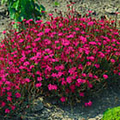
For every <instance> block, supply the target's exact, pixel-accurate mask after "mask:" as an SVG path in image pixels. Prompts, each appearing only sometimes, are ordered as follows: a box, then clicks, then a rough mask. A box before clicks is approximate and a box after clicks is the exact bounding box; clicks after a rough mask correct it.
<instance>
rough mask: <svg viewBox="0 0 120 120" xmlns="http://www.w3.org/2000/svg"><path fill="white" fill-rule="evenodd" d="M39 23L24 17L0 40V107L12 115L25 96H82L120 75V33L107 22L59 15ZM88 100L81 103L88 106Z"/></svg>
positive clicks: (63, 98) (64, 99)
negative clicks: (22, 27) (19, 26)
mask: <svg viewBox="0 0 120 120" xmlns="http://www.w3.org/2000/svg"><path fill="white" fill-rule="evenodd" d="M51 18H52V19H51V20H50V21H47V22H46V23H43V22H42V20H38V21H36V24H33V22H32V20H28V21H26V20H24V25H25V26H26V29H25V30H23V31H22V32H20V33H19V32H16V31H15V30H10V31H9V32H4V33H5V34H6V37H5V38H4V40H3V41H2V42H1V43H0V108H1V110H2V111H4V112H5V113H10V111H13V110H15V109H16V106H17V105H18V104H19V103H22V102H20V101H23V98H26V95H28V94H32V93H33V92H32V90H33V89H35V90H36V91H37V92H36V94H40V92H42V94H44V95H51V94H52V95H57V96H58V97H59V98H60V100H61V102H66V101H69V100H70V99H71V97H72V96H75V97H74V99H76V98H79V99H82V98H83V97H84V96H85V92H86V90H90V89H91V88H93V86H96V85H97V84H100V83H102V84H103V83H105V82H109V81H107V80H108V78H109V77H110V76H111V75H112V74H116V75H118V76H120V62H119V60H120V31H119V30H118V29H116V28H115V27H113V26H112V25H111V24H110V22H109V21H103V20H96V19H92V18H90V17H86V18H84V17H76V16H71V15H68V17H63V16H58V17H56V18H53V17H52V15H51ZM91 105H92V102H91V101H90V100H88V102H86V103H85V106H91Z"/></svg>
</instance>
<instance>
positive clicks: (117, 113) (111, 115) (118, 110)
mask: <svg viewBox="0 0 120 120" xmlns="http://www.w3.org/2000/svg"><path fill="white" fill-rule="evenodd" d="M101 120H120V106H118V107H114V108H111V109H110V108H109V109H107V110H106V111H105V112H104V115H103V118H102V119H101Z"/></svg>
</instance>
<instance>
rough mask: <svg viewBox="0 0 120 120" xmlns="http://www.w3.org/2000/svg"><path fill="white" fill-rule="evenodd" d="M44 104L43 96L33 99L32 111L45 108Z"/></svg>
mask: <svg viewBox="0 0 120 120" xmlns="http://www.w3.org/2000/svg"><path fill="white" fill-rule="evenodd" d="M43 108H44V105H43V103H42V100H41V97H39V98H37V99H35V100H33V102H32V105H31V111H32V112H37V111H41V110H43Z"/></svg>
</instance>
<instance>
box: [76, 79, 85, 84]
mask: <svg viewBox="0 0 120 120" xmlns="http://www.w3.org/2000/svg"><path fill="white" fill-rule="evenodd" d="M77 82H78V83H85V82H86V80H84V79H81V78H78V79H77Z"/></svg>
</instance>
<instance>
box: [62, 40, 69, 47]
mask: <svg viewBox="0 0 120 120" xmlns="http://www.w3.org/2000/svg"><path fill="white" fill-rule="evenodd" d="M69 44H70V41H69V40H67V39H62V45H64V46H68V45H69Z"/></svg>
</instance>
